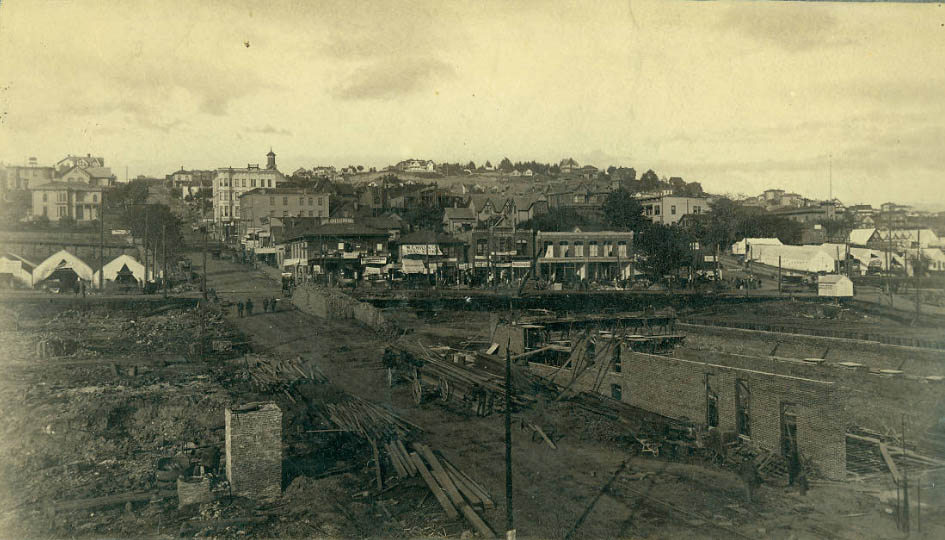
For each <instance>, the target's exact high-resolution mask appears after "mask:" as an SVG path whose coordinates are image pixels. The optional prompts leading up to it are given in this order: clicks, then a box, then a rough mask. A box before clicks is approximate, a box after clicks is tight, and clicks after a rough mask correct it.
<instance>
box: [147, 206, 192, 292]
mask: <svg viewBox="0 0 945 540" xmlns="http://www.w3.org/2000/svg"><path fill="white" fill-rule="evenodd" d="M206 264H207V263H206V262H205V263H204V266H206ZM147 284H148V205H144V281H143V282H142V285H144V286H147Z"/></svg>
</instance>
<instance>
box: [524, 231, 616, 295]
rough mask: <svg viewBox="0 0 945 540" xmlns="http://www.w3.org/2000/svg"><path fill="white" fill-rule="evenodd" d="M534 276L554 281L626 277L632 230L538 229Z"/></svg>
mask: <svg viewBox="0 0 945 540" xmlns="http://www.w3.org/2000/svg"><path fill="white" fill-rule="evenodd" d="M535 243H536V245H537V256H536V257H535V275H536V276H538V277H539V279H547V280H550V281H555V282H563V281H577V280H583V279H588V280H611V279H628V278H629V277H630V272H631V271H632V267H633V263H632V260H631V258H630V257H631V255H632V249H633V233H632V232H615V231H581V230H580V229H575V230H574V231H572V232H546V231H538V233H537V234H536V239H535Z"/></svg>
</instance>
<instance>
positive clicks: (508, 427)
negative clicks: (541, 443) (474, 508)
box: [505, 339, 515, 536]
mask: <svg viewBox="0 0 945 540" xmlns="http://www.w3.org/2000/svg"><path fill="white" fill-rule="evenodd" d="M511 343H512V341H511V339H510V340H509V341H508V342H507V344H506V346H505V530H506V531H508V533H507V534H512V535H513V536H514V534H515V533H514V532H512V531H514V527H513V524H512V523H513V520H512V356H511V353H510V351H509V346H510V345H511Z"/></svg>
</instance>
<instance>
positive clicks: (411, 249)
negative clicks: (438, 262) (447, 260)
mask: <svg viewBox="0 0 945 540" xmlns="http://www.w3.org/2000/svg"><path fill="white" fill-rule="evenodd" d="M400 255H401V256H404V255H443V252H442V251H440V247H439V246H437V245H436V244H405V245H402V246H400Z"/></svg>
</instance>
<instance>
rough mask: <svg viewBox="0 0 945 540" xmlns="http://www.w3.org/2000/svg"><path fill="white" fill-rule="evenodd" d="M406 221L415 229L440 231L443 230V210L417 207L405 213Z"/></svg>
mask: <svg viewBox="0 0 945 540" xmlns="http://www.w3.org/2000/svg"><path fill="white" fill-rule="evenodd" d="M403 217H404V221H406V222H407V223H408V224H409V225H410V226H411V228H413V229H427V230H431V231H439V230H441V229H442V228H443V209H442V208H429V207H423V206H417V207H414V208H411V209H409V210H407V211H406V212H404V216H403Z"/></svg>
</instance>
